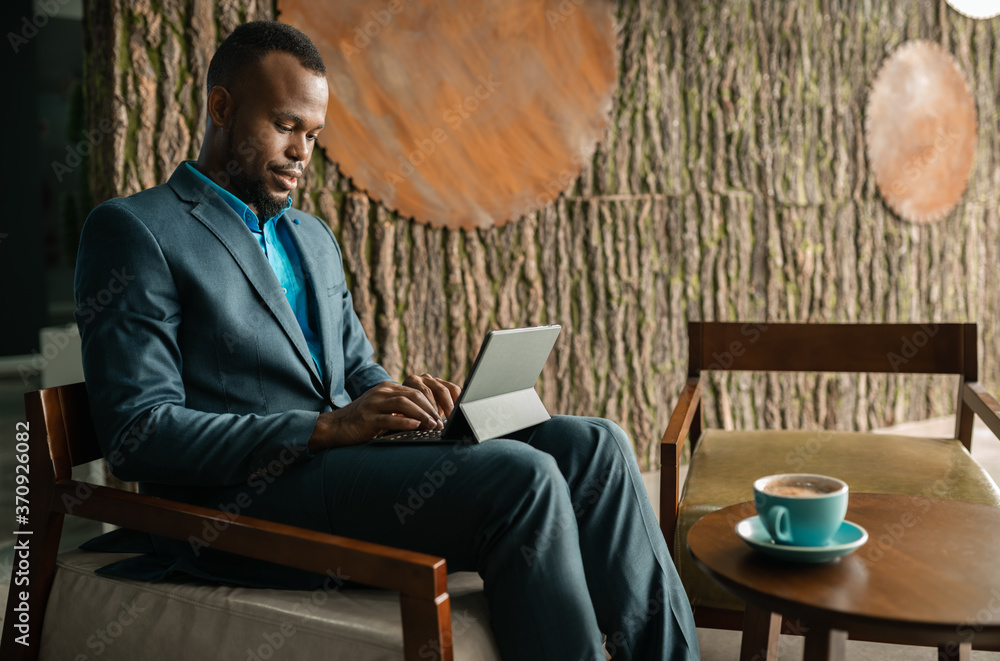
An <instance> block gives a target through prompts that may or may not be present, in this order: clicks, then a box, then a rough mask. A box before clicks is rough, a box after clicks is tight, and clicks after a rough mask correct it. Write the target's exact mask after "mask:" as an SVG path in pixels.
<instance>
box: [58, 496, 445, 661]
mask: <svg viewBox="0 0 1000 661" xmlns="http://www.w3.org/2000/svg"><path fill="white" fill-rule="evenodd" d="M52 504H53V509H56V510H58V511H62V512H63V513H65V514H72V515H73V516H79V517H83V518H86V519H92V520H95V521H103V522H106V523H111V524H114V525H118V526H123V527H126V528H131V529H133V530H140V531H142V532H147V533H151V534H156V535H162V536H164V537H170V538H173V539H178V540H182V541H189V540H190V539H191V537H192V536H196V537H201V536H203V535H204V531H205V530H209V529H211V530H214V531H217V532H218V536H217V537H214V538H213V539H212V542H211V546H212V548H215V549H218V550H221V551H228V552H230V553H236V554H238V555H242V556H246V557H250V558H257V559H258V560H265V561H268V562H274V563H278V564H282V565H286V566H289V567H297V568H299V569H305V570H308V571H314V572H317V573H320V574H323V573H326V572H327V571H328V570H336V571H338V574H339V573H340V572H342V573H343V576H344V577H345V578H347V579H348V580H351V581H354V582H357V583H363V584H366V585H371V586H375V587H379V588H384V589H387V590H395V591H398V592H399V593H400V607H401V609H402V616H403V648H404V658H405V659H407V660H408V661H409V660H411V659H413V660H415V659H418V658H419V659H424V658H435V659H439V660H440V661H451V659H452V658H453V657H452V646H451V643H452V635H451V604H450V601H449V598H448V591H447V580H448V579H447V566H446V563H445V560H444V559H443V558H439V557H436V556H432V555H427V554H424V553H416V552H413V551H406V550H402V549H397V548H393V547H390V546H383V545H381V544H373V543H370V542H363V541H359V540H355V539H350V538H347V537H339V536H337V535H330V534H327V533H321V532H316V531H313V530H307V529H304V528H298V527H296V526H290V525H287V524H283V523H275V522H272V521H265V520H263V519H256V518H253V517H248V516H240V517H237V518H234V519H231V518H230V517H229V516H227V515H226V514H224V513H223V512H221V511H219V510H215V509H210V508H206V507H199V506H196V505H188V504H186V503H179V502H176V501H172V500H167V499H164V498H157V497H154V496H148V495H145V494H137V493H132V492H128V491H122V490H120V489H112V488H108V487H102V486H97V485H93V484H88V483H85V482H78V481H75V480H67V481H64V482H59V483H57V484H55V485H54V493H53V498H52ZM428 650H431V651H432V652H433V654H434V655H433V656H432V657H427V656H426V655H427V653H428Z"/></svg>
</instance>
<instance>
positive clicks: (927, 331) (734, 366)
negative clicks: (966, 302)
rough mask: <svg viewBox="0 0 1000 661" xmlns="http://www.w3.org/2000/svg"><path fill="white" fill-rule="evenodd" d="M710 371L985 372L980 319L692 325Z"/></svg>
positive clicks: (693, 348)
mask: <svg viewBox="0 0 1000 661" xmlns="http://www.w3.org/2000/svg"><path fill="white" fill-rule="evenodd" d="M688 339H689V346H688V376H689V377H694V376H697V375H698V374H700V373H701V372H702V371H706V370H707V371H712V370H753V371H760V372H768V371H771V372H886V373H893V372H896V373H907V374H960V375H962V376H963V377H964V380H965V381H976V380H977V379H978V368H977V362H978V361H977V355H976V324H764V323H760V324H756V323H732V322H691V323H689V324H688Z"/></svg>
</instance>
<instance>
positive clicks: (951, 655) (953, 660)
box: [938, 643, 972, 661]
mask: <svg viewBox="0 0 1000 661" xmlns="http://www.w3.org/2000/svg"><path fill="white" fill-rule="evenodd" d="M971 658H972V643H958V644H957V645H956V644H955V643H948V644H947V645H938V661H969V660H970V659H971Z"/></svg>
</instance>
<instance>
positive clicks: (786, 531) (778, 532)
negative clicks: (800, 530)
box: [766, 505, 792, 544]
mask: <svg viewBox="0 0 1000 661" xmlns="http://www.w3.org/2000/svg"><path fill="white" fill-rule="evenodd" d="M766 523H767V529H768V531H770V533H771V535H772V536H773V537H774V539H775V540H776V541H779V542H783V543H785V544H788V543H790V542H791V541H792V524H791V521H790V520H789V518H788V508H787V507H784V506H782V505H772V506H771V509H770V510H768V512H767V522H766Z"/></svg>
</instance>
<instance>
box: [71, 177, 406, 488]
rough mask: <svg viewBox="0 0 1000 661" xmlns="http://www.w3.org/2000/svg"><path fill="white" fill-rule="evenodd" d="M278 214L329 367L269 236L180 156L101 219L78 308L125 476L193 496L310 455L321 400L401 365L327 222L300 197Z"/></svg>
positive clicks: (87, 357) (96, 403) (113, 203)
mask: <svg viewBox="0 0 1000 661" xmlns="http://www.w3.org/2000/svg"><path fill="white" fill-rule="evenodd" d="M278 222H280V223H284V224H285V225H286V227H287V228H288V231H289V234H290V235H291V237H292V239H293V242H294V245H295V248H296V249H297V250H298V253H299V259H300V262H301V265H302V270H303V272H304V275H305V280H306V286H307V292H308V298H309V301H310V317H311V319H312V320H313V321H314V323H315V326H316V329H317V331H318V333H319V335H320V337H321V341H322V349H323V352H322V365H323V369H322V374H323V376H322V377H321V376H320V373H319V371H317V369H316V366H315V364H314V363H313V360H312V358H311V356H310V354H309V348H308V346H307V345H306V342H305V338H304V337H303V335H302V332H301V330H300V328H299V326H298V323H297V322H296V319H295V316H294V314H293V312H292V309H291V307H290V306H289V304H288V302H287V300H286V299H285V296H284V294H283V293H282V290H281V287H280V285H279V284H278V280H277V278H276V277H275V275H274V272H273V271H272V269H271V266H270V265H269V264H268V261H267V258H266V257H265V255H264V253H263V251H262V250H261V248H260V245H259V244H258V243H257V241H256V240H255V238H254V237H253V236H252V235H251V233H250V231H249V230H248V229H247V227H246V225H245V224H244V223H243V221H242V220H241V219H240V218H239V217H238V216H237V214H236V213H235V212H234V211H233V210H232V209H231V208H230V207H229V206H228V205H227V204H226V203H225V202H224V201H223V200H222V199H221V198H220V197H219V196H218V195H217V194H216V193H214V192H213V191H212V190H211V189H210V188H209V187H207V186H206V185H204V184H203V183H202V182H200V181H199V180H198V179H197V178H196V177H195V176H194V175H193V174H191V173H190V172H189V171H188V168H187V167H185V166H184V165H183V164H181V166H180V167H178V168H177V169H176V170H175V171H174V173H173V175H172V176H171V177H170V180H169V181H168V182H167V183H166V184H164V185H160V186H156V187H155V188H152V189H149V190H146V191H143V192H141V193H138V194H136V195H132V196H130V197H127V198H118V199H114V200H110V201H108V202H105V203H104V204H102V205H100V206H99V207H97V208H96V209H95V210H94V211H93V212H92V213H91V214H90V216H89V217H88V219H87V222H86V224H85V225H84V228H83V234H82V237H81V240H80V250H79V255H78V258H77V267H76V285H75V288H76V302H77V306H78V309H77V311H76V319H77V323H78V324H79V327H80V334H81V337H82V341H83V366H84V374H85V378H86V382H87V391H88V393H89V395H90V403H91V410H92V413H93V418H94V422H95V424H96V427H97V433H98V436H99V438H100V441H101V443H102V446H103V450H104V453H105V456H106V457H107V458H108V459H109V461H110V463H111V465H112V471H113V472H114V474H115V475H116V476H117V477H119V478H120V479H123V480H129V481H139V482H142V483H143V485H144V487H146V490H147V491H150V492H154V493H161V494H164V495H173V496H175V497H178V498H181V499H184V493H185V491H190V492H191V493H196V492H198V491H200V489H202V488H206V487H207V488H209V489H211V488H213V487H216V488H217V487H225V486H228V485H236V484H240V483H245V482H246V481H247V479H248V476H250V475H251V474H253V473H254V472H256V471H258V470H261V469H262V468H264V467H265V466H267V465H268V464H270V463H272V462H274V461H279V462H282V464H283V465H286V466H287V465H289V464H291V463H295V462H300V461H303V460H306V459H307V458H308V457H309V453H308V451H307V450H306V443H307V440H308V438H309V436H310V435H311V433H312V430H313V427H314V426H315V423H316V418H317V417H318V415H319V414H320V413H321V412H323V411H329V410H332V408H333V407H342V406H345V405H347V404H348V403H350V401H351V400H352V399H353V398H356V397H357V396H359V395H360V394H361V393H363V392H364V391H365V390H367V389H368V388H370V387H372V386H373V385H375V384H377V383H379V382H381V381H385V380H389V379H390V377H389V375H388V374H387V373H386V371H385V370H384V369H382V367H381V366H379V365H378V364H377V363H375V362H374V361H373V359H372V347H371V345H370V344H369V342H368V339H367V338H366V336H365V333H364V331H363V329H362V327H361V324H360V322H359V321H358V318H357V316H356V314H355V312H354V309H353V306H352V301H351V294H350V292H349V291H348V289H347V286H346V282H345V278H344V269H343V263H342V257H341V251H340V248H339V246H338V245H337V242H336V240H335V239H334V237H333V234H332V233H331V232H330V230H329V228H328V227H327V226H326V225H325V224H324V223H323V222H322V221H321V220H320V219H318V218H316V217H315V216H312V215H309V214H305V213H302V212H301V211H298V210H295V209H289V210H288V211H287V212H286V213H285V214H284V216H282V217H281V219H280V220H279V221H278ZM149 487H152V488H149Z"/></svg>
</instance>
